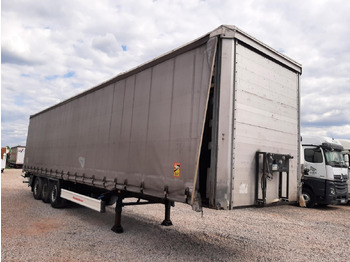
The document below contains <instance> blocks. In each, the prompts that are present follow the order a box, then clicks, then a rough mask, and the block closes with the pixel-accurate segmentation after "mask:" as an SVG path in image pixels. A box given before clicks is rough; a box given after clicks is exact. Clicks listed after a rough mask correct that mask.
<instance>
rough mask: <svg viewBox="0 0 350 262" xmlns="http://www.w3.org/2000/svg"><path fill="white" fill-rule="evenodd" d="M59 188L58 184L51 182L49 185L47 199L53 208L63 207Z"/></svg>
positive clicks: (63, 200) (63, 201)
mask: <svg viewBox="0 0 350 262" xmlns="http://www.w3.org/2000/svg"><path fill="white" fill-rule="evenodd" d="M60 195H61V187H60V184H59V182H52V183H51V185H50V194H49V199H50V203H51V206H52V207H53V208H62V207H64V205H65V202H66V201H65V199H63V198H61V196H60Z"/></svg>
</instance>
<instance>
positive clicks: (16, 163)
mask: <svg viewBox="0 0 350 262" xmlns="http://www.w3.org/2000/svg"><path fill="white" fill-rule="evenodd" d="M25 151H26V147H25V146H15V147H12V148H11V152H10V158H9V161H8V165H9V166H10V167H14V168H21V167H22V166H23V164H24V155H25Z"/></svg>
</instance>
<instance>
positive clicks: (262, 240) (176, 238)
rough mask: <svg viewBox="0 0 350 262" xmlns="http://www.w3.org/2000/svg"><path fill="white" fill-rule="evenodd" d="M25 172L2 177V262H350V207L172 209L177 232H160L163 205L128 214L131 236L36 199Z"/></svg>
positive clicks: (74, 209)
mask: <svg viewBox="0 0 350 262" xmlns="http://www.w3.org/2000/svg"><path fill="white" fill-rule="evenodd" d="M20 175H21V170H18V169H17V170H13V169H12V170H8V169H6V170H5V171H4V173H2V175H1V182H2V184H1V258H2V261H165V260H167V261H349V260H350V254H349V253H350V205H341V206H329V207H323V208H315V209H305V208H300V207H296V206H290V205H288V206H287V205H281V206H275V207H265V208H242V209H235V210H231V211H223V210H221V211H219V210H211V209H204V216H203V217H201V214H200V213H196V212H194V211H192V210H191V207H190V206H188V205H185V204H179V203H176V206H175V208H172V217H171V218H172V221H173V224H174V226H171V227H163V226H161V225H160V223H161V222H162V220H163V218H164V206H163V205H146V206H128V207H125V208H124V209H123V217H122V222H123V223H122V224H123V227H124V231H125V232H124V233H123V234H115V233H113V232H112V231H111V230H110V228H111V227H112V225H113V221H114V209H113V208H112V207H110V208H108V209H107V212H106V213H104V214H101V213H98V212H96V211H93V210H90V209H87V208H84V207H80V206H77V205H73V204H72V205H69V206H68V207H67V208H65V209H53V208H51V206H50V205H49V204H44V203H43V202H42V201H38V200H35V199H34V198H33V196H32V193H31V191H30V188H28V187H27V184H23V183H22V181H23V178H22V177H21V176H20Z"/></svg>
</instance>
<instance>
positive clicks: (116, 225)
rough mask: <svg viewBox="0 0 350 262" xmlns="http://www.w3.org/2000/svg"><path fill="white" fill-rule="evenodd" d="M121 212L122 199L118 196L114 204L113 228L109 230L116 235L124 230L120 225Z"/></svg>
mask: <svg viewBox="0 0 350 262" xmlns="http://www.w3.org/2000/svg"><path fill="white" fill-rule="evenodd" d="M122 210H123V197H122V196H121V195H119V194H118V196H117V201H116V204H115V217H114V226H113V227H112V228H111V230H112V231H113V232H115V233H117V234H120V233H123V232H124V229H123V227H122V225H121V222H122Z"/></svg>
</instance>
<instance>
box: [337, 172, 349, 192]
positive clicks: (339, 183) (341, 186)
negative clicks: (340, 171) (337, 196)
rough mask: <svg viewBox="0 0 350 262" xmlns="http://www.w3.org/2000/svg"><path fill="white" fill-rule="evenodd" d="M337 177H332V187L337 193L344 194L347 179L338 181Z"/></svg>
mask: <svg viewBox="0 0 350 262" xmlns="http://www.w3.org/2000/svg"><path fill="white" fill-rule="evenodd" d="M336 176H337V175H335V176H334V185H335V188H336V190H337V192H338V193H342V192H344V193H345V192H346V190H347V188H348V183H347V179H344V178H343V179H340V175H339V178H337V177H336Z"/></svg>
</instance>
